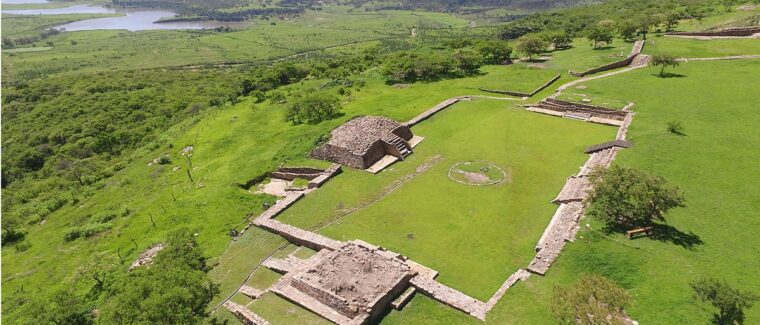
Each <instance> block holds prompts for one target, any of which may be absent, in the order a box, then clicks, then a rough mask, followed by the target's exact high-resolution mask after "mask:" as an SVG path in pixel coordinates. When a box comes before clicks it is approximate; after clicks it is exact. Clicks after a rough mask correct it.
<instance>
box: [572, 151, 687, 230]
mask: <svg viewBox="0 0 760 325" xmlns="http://www.w3.org/2000/svg"><path fill="white" fill-rule="evenodd" d="M590 181H591V183H592V184H593V186H594V189H593V190H592V192H591V194H590V196H589V199H590V201H591V205H590V207H589V209H588V212H587V213H588V215H589V216H592V217H595V218H598V219H599V220H602V221H604V222H605V223H607V225H608V226H609V227H611V228H618V227H637V226H646V225H650V224H652V222H653V221H655V220H661V221H664V220H665V217H664V214H665V213H666V212H667V211H668V210H670V209H672V208H676V207H682V206H684V197H683V193H682V192H681V190H680V189H679V188H678V187H674V186H670V185H668V182H667V180H665V178H662V177H660V176H654V175H651V174H649V173H647V172H645V171H642V170H638V169H633V168H628V167H620V166H612V167H611V168H610V169H609V170H604V169H597V170H595V171H594V172H592V173H591V176H590Z"/></svg>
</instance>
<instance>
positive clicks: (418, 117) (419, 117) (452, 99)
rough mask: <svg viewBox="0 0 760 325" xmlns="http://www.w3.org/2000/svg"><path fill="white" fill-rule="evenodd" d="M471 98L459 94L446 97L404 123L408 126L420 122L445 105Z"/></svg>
mask: <svg viewBox="0 0 760 325" xmlns="http://www.w3.org/2000/svg"><path fill="white" fill-rule="evenodd" d="M471 99H472V98H471V97H469V96H461V97H454V98H451V99H447V100H445V101H443V102H441V103H440V104H438V105H435V106H433V108H431V109H429V110H427V111H424V112H422V114H420V115H417V116H416V117H415V118H413V119H411V120H409V121H407V122H406V123H404V124H406V126H408V127H412V126H415V125H417V124H418V123H420V122H422V121H424V120H427V119H428V118H430V117H431V116H433V115H435V113H438V112H440V111H442V110H443V109H445V108H447V107H449V106H451V105H454V104H456V103H458V102H459V101H461V100H471Z"/></svg>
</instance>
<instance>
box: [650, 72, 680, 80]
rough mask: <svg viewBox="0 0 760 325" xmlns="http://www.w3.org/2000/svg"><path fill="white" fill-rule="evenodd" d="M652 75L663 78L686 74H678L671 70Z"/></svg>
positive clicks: (678, 76)
mask: <svg viewBox="0 0 760 325" xmlns="http://www.w3.org/2000/svg"><path fill="white" fill-rule="evenodd" d="M653 76H655V77H658V78H663V79H666V78H686V75H683V74H678V73H671V72H665V73H663V74H659V73H656V74H653Z"/></svg>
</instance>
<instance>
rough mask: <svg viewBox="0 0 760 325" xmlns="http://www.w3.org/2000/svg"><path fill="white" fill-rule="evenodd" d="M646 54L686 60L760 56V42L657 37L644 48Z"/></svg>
mask: <svg viewBox="0 0 760 325" xmlns="http://www.w3.org/2000/svg"><path fill="white" fill-rule="evenodd" d="M644 53H646V54H652V55H657V54H669V55H672V56H675V57H685V58H706V57H719V56H731V55H749V54H753V55H760V40H758V39H756V38H745V39H736V38H732V39H712V40H698V39H690V38H679V37H667V36H657V37H650V38H649V40H648V41H647V44H646V46H644Z"/></svg>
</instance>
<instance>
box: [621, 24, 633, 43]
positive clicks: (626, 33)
mask: <svg viewBox="0 0 760 325" xmlns="http://www.w3.org/2000/svg"><path fill="white" fill-rule="evenodd" d="M618 34H619V35H620V37H622V38H623V39H624V40H626V41H632V40H633V39H634V38H635V37H636V24H634V23H633V22H631V21H630V20H626V21H624V22H623V23H621V24H620V26H618Z"/></svg>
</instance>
